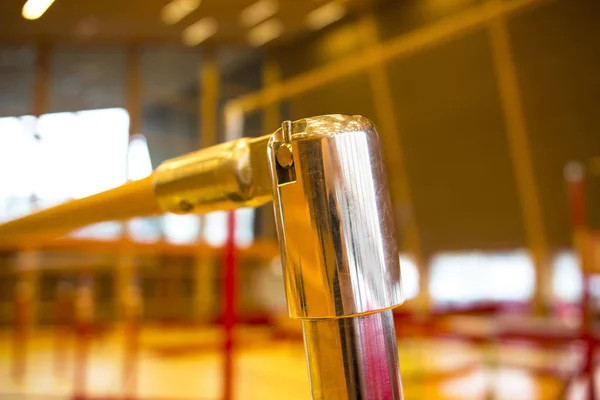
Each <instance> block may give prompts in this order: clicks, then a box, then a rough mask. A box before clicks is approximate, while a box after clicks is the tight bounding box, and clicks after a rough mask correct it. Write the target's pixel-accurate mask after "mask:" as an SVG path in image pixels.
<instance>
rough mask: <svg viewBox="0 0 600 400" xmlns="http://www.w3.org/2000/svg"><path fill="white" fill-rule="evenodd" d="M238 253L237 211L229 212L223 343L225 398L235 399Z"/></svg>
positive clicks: (226, 399) (227, 399)
mask: <svg viewBox="0 0 600 400" xmlns="http://www.w3.org/2000/svg"><path fill="white" fill-rule="evenodd" d="M236 264H237V254H236V244H235V211H230V212H228V213H227V242H226V244H225V271H224V272H225V276H224V299H223V300H224V305H225V307H224V312H223V328H224V333H225V340H224V343H223V358H224V359H223V363H224V366H223V375H224V376H223V399H224V400H231V399H233V395H234V394H233V389H234V382H233V378H234V373H233V371H234V365H233V361H234V359H233V356H234V345H235V343H234V338H235V332H234V326H235V319H236V315H235V299H236V295H235V293H236V277H235V276H236V269H237V265H236Z"/></svg>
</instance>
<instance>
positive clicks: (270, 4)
mask: <svg viewBox="0 0 600 400" xmlns="http://www.w3.org/2000/svg"><path fill="white" fill-rule="evenodd" d="M278 9H279V4H278V3H277V1H276V0H259V1H257V2H256V3H254V4H252V5H250V6H248V7H246V8H244V9H243V10H242V12H241V13H240V22H241V24H242V25H243V26H245V27H247V28H250V27H252V26H255V25H257V24H259V23H261V22H263V21H265V20H267V19H269V18H271V17H272V16H273V15H275V13H276V12H277V10H278Z"/></svg>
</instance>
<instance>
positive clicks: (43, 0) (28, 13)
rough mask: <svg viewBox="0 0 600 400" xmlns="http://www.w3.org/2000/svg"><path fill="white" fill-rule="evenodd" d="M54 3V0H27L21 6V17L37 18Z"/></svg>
mask: <svg viewBox="0 0 600 400" xmlns="http://www.w3.org/2000/svg"><path fill="white" fill-rule="evenodd" d="M52 3H54V0H28V1H27V3H25V5H24V6H23V18H25V19H38V18H39V17H41V16H42V14H44V13H45V12H46V10H47V9H48V7H50V6H51V5H52Z"/></svg>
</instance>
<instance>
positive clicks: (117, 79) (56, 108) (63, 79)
mask: <svg viewBox="0 0 600 400" xmlns="http://www.w3.org/2000/svg"><path fill="white" fill-rule="evenodd" d="M124 88H125V49H124V48H123V47H121V46H99V47H93V48H92V47H89V46H57V47H55V48H54V49H53V50H52V53H51V55H50V94H49V104H48V110H47V112H62V111H81V110H94V109H98V108H113V107H125V89H124Z"/></svg>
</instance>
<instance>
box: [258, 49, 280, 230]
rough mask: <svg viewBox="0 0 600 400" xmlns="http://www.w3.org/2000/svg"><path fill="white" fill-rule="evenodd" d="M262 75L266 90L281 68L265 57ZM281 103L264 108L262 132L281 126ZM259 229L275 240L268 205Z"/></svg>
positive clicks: (273, 58)
mask: <svg viewBox="0 0 600 400" xmlns="http://www.w3.org/2000/svg"><path fill="white" fill-rule="evenodd" d="M262 73H263V88H264V89H268V88H270V87H274V86H276V85H277V84H279V83H280V82H281V68H280V66H279V63H278V62H277V60H276V59H275V57H272V56H269V55H267V56H266V59H265V61H264V63H263V65H262ZM281 121H282V118H281V101H280V100H279V97H277V100H276V101H273V102H271V103H269V104H268V105H266V106H265V109H264V127H263V129H264V131H265V132H275V131H276V130H277V129H278V128H279V127H280V126H281ZM260 218H261V220H260V228H261V234H262V237H263V238H268V239H271V238H275V237H276V235H277V233H276V232H275V217H274V215H273V207H272V206H271V205H270V204H269V205H266V206H263V207H261V209H260Z"/></svg>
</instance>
